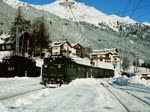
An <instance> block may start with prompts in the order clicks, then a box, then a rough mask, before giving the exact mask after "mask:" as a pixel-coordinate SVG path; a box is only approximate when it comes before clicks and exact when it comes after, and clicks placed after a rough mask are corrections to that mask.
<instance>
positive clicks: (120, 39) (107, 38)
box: [0, 0, 150, 61]
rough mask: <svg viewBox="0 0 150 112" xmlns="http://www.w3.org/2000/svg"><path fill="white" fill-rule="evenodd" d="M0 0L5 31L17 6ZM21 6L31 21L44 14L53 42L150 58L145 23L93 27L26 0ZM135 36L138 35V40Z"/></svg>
mask: <svg viewBox="0 0 150 112" xmlns="http://www.w3.org/2000/svg"><path fill="white" fill-rule="evenodd" d="M0 1H2V2H0V7H1V10H0V22H3V23H4V24H3V25H0V28H2V30H5V32H8V30H9V29H10V27H11V25H12V22H13V20H14V18H15V16H16V12H17V7H19V5H14V6H16V8H13V7H12V6H10V5H8V4H7V3H6V2H3V1H4V0H0ZM8 1H10V0H8ZM8 1H7V2H8ZM14 1H15V0H14ZM17 1H18V0H16V3H17V4H20V2H17ZM21 8H22V12H23V15H24V17H25V18H26V19H28V20H30V21H31V22H33V21H34V20H35V19H37V18H40V17H43V16H44V17H45V23H46V27H47V29H48V31H49V32H50V37H51V40H52V41H59V40H64V39H67V40H68V41H69V42H71V43H77V42H80V43H82V45H83V46H84V47H89V48H92V49H103V48H118V49H119V52H120V54H121V55H123V56H125V57H128V58H129V59H130V60H132V61H133V60H134V58H135V56H136V54H137V53H138V57H139V59H142V60H149V58H148V57H149V55H150V51H149V49H150V26H148V25H144V24H139V23H135V24H126V23H123V22H116V23H115V24H117V25H116V26H115V28H117V31H116V30H114V29H112V28H111V27H110V26H108V25H107V24H104V23H100V24H98V26H96V25H94V24H92V23H88V22H86V21H78V22H76V21H73V20H70V19H67V18H61V17H59V16H57V15H56V14H55V15H54V14H52V13H50V12H48V11H44V10H41V9H37V8H36V7H35V6H34V5H29V4H26V3H24V5H21ZM4 15H5V16H4ZM1 18H2V19H1ZM9 18H13V19H9ZM8 23H9V24H8ZM135 38H138V41H137V42H136V41H135ZM136 44H138V47H139V48H138V49H137V48H136V49H135V47H136Z"/></svg>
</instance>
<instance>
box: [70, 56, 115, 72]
mask: <svg viewBox="0 0 150 112" xmlns="http://www.w3.org/2000/svg"><path fill="white" fill-rule="evenodd" d="M72 59H73V60H74V61H75V62H76V63H78V64H82V65H86V66H91V63H90V62H91V60H89V59H88V58H79V57H76V58H72ZM94 67H97V68H104V69H110V70H114V66H113V64H112V63H105V62H98V61H97V62H95V66H94Z"/></svg>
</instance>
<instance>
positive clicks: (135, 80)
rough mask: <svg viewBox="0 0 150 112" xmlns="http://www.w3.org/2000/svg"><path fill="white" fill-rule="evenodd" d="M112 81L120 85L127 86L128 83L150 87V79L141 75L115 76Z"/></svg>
mask: <svg viewBox="0 0 150 112" xmlns="http://www.w3.org/2000/svg"><path fill="white" fill-rule="evenodd" d="M110 83H113V84H116V85H120V86H127V85H137V86H138V85H142V86H148V87H150V80H145V79H141V76H134V77H131V78H128V77H126V76H122V77H117V78H113V79H112V80H111V81H110Z"/></svg>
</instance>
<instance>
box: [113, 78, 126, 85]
mask: <svg viewBox="0 0 150 112" xmlns="http://www.w3.org/2000/svg"><path fill="white" fill-rule="evenodd" d="M112 83H114V84H117V85H120V86H127V85H128V78H127V77H126V76H123V77H117V78H114V79H113V80H112Z"/></svg>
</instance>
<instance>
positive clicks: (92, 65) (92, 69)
mask: <svg viewBox="0 0 150 112" xmlns="http://www.w3.org/2000/svg"><path fill="white" fill-rule="evenodd" d="M90 64H91V78H92V77H93V75H94V74H93V72H94V65H95V62H94V61H93V59H91V61H90Z"/></svg>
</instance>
